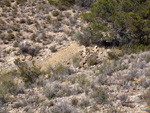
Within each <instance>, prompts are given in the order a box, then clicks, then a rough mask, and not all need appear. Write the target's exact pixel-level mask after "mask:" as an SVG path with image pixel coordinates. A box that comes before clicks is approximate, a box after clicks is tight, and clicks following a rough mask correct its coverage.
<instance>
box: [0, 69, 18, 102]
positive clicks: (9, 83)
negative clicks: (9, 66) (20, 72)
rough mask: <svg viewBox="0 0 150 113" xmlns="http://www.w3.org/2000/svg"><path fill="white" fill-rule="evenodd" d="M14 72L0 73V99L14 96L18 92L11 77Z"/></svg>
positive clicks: (4, 71)
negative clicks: (10, 95)
mask: <svg viewBox="0 0 150 113" xmlns="http://www.w3.org/2000/svg"><path fill="white" fill-rule="evenodd" d="M15 74H16V73H15V71H14V70H12V71H9V72H7V71H6V70H3V71H1V72H0V98H1V99H2V98H3V99H4V100H5V98H7V94H12V95H15V94H17V91H18V86H17V84H16V83H15V80H14V77H13V75H15Z"/></svg>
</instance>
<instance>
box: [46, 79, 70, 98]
mask: <svg viewBox="0 0 150 113" xmlns="http://www.w3.org/2000/svg"><path fill="white" fill-rule="evenodd" d="M44 92H45V95H46V97H47V98H48V99H49V100H50V99H53V98H56V97H63V96H69V95H71V91H70V89H69V87H68V86H67V85H62V84H60V83H57V82H53V83H52V84H51V85H50V86H46V87H45V90H44Z"/></svg>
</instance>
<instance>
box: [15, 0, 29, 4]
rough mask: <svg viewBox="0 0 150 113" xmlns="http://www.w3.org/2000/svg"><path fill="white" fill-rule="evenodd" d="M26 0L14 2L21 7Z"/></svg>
mask: <svg viewBox="0 0 150 113" xmlns="http://www.w3.org/2000/svg"><path fill="white" fill-rule="evenodd" d="M25 2H27V0H16V3H17V4H20V5H23V4H24V3H25Z"/></svg>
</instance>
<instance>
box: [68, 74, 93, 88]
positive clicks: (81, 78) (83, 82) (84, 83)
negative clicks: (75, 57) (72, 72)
mask: <svg viewBox="0 0 150 113" xmlns="http://www.w3.org/2000/svg"><path fill="white" fill-rule="evenodd" d="M67 80H68V81H71V83H78V84H79V85H80V87H82V88H85V87H88V86H90V83H91V82H90V80H89V79H88V78H87V75H85V74H82V75H76V76H72V77H70V78H68V79H67Z"/></svg>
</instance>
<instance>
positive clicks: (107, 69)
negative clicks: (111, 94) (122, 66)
mask: <svg viewBox="0 0 150 113" xmlns="http://www.w3.org/2000/svg"><path fill="white" fill-rule="evenodd" d="M99 71H100V73H102V74H104V75H109V74H111V73H112V72H113V71H114V70H113V68H112V65H111V63H110V62H108V61H104V63H103V64H102V65H101V66H100V69H99Z"/></svg>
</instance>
